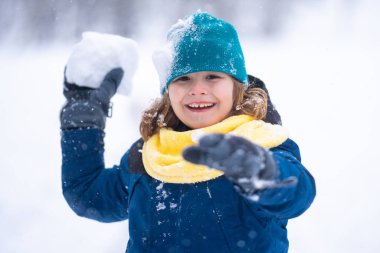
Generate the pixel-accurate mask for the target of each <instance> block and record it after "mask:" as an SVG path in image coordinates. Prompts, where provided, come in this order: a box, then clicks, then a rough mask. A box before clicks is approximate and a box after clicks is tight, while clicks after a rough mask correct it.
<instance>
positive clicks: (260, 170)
mask: <svg viewBox="0 0 380 253" xmlns="http://www.w3.org/2000/svg"><path fill="white" fill-rule="evenodd" d="M182 155H183V157H184V159H185V160H187V161H189V162H192V163H196V164H202V165H206V166H208V167H210V168H215V169H218V170H221V171H223V172H224V174H225V176H226V177H227V178H228V179H229V180H231V181H232V182H234V183H235V184H236V185H237V186H238V190H240V191H241V192H243V193H246V194H248V195H252V194H254V193H255V192H256V191H258V190H262V189H265V188H270V187H280V185H281V184H282V183H276V181H275V180H276V179H277V178H278V176H279V171H278V169H277V165H276V162H275V160H274V158H273V156H272V154H271V152H270V151H268V150H266V149H264V148H262V147H260V146H258V145H256V144H254V143H252V142H251V141H249V140H247V139H245V138H242V137H238V136H234V135H223V134H208V135H205V136H203V137H202V138H201V139H200V140H199V146H191V147H188V148H187V149H185V150H184V151H183V153H182Z"/></svg>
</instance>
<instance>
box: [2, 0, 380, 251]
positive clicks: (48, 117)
mask: <svg viewBox="0 0 380 253" xmlns="http://www.w3.org/2000/svg"><path fill="white" fill-rule="evenodd" d="M326 2H329V1H326ZM334 3H336V1H331V2H330V3H329V4H328V3H325V4H323V5H319V4H317V3H315V6H314V8H313V9H310V8H309V7H308V9H305V10H303V9H300V10H299V11H298V12H295V13H294V17H293V19H292V20H293V21H292V22H291V23H289V24H288V29H287V32H286V33H284V34H283V35H282V36H279V37H277V38H275V39H273V40H255V39H252V38H241V41H242V44H243V49H244V50H245V55H246V60H247V68H248V70H249V72H250V73H252V74H254V75H256V76H258V77H260V78H261V79H263V80H264V81H265V82H266V83H267V85H268V87H269V89H270V92H271V96H272V99H273V101H274V102H275V104H276V106H277V108H278V109H279V111H280V113H281V114H282V118H283V122H284V125H285V126H286V127H287V128H288V129H289V130H290V132H291V136H292V138H293V139H295V140H296V141H297V142H298V144H299V145H300V147H301V152H302V155H303V162H304V164H305V165H306V167H308V168H309V170H310V171H311V172H312V174H313V175H314V176H315V178H316V182H317V187H318V195H317V198H316V200H315V202H314V204H313V206H312V207H311V209H309V210H308V211H307V213H305V214H304V215H302V216H301V217H299V218H297V219H294V220H291V221H290V222H289V226H288V229H289V240H290V252H291V253H304V252H308V253H314V252H315V253H320V252H324V253H336V252H346V253H349V252H361V253H370V252H371V253H375V252H379V250H380V241H379V240H378V237H379V235H380V219H379V216H378V214H379V213H380V201H379V197H378V193H379V192H380V184H379V183H378V181H379V178H380V171H379V170H380V166H379V163H378V158H379V155H380V153H379V148H378V143H379V141H380V133H379V129H380V120H379V118H378V116H376V115H379V112H378V111H379V109H380V102H379V101H380V76H379V67H378V66H380V46H379V45H380V30H379V29H378V24H379V22H380V19H379V18H377V12H376V10H378V9H379V7H380V5H379V4H378V3H377V2H375V1H371V0H366V1H362V2H360V3H359V2H356V5H355V6H354V7H353V8H352V9H350V10H348V11H347V10H342V9H341V8H342V6H339V4H334ZM305 8H306V7H305ZM156 39H157V38H150V40H149V43H148V40H145V39H144V40H142V41H138V42H140V48H142V49H144V50H142V52H141V59H140V65H139V68H138V71H137V74H136V77H135V80H134V84H135V85H134V87H133V91H132V94H131V96H129V97H125V96H119V95H118V96H116V97H115V99H114V116H113V118H112V119H111V120H109V121H108V125H107V131H106V132H107V137H106V163H107V165H110V166H111V165H113V164H116V163H118V162H119V159H120V157H121V156H122V154H123V153H124V152H125V151H126V149H127V148H128V147H129V145H130V144H131V143H132V141H134V140H135V139H136V138H137V137H138V123H139V117H140V112H141V110H142V109H143V108H144V107H145V106H146V105H147V104H148V103H149V102H150V101H151V99H152V98H154V97H155V96H158V85H159V84H158V76H157V74H156V73H155V70H154V67H153V63H152V61H151V56H150V55H151V53H152V52H153V50H154V49H155V48H156V47H158V46H160V45H157V44H154V43H152V41H158V40H160V39H157V40H156ZM71 49H72V45H69V46H62V45H51V47H48V48H23V49H21V48H14V47H12V46H10V45H3V46H2V47H1V49H0V117H1V120H0V154H1V156H0V157H1V158H0V168H1V177H0V252H2V253H3V252H4V253H14V252H17V253H18V252H55V253H61V252H62V253H63V252H94V253H106V252H124V250H125V247H126V243H127V239H128V223H127V222H120V223H114V224H101V223H98V222H95V221H91V220H86V219H83V218H79V217H77V216H76V215H75V214H74V213H73V212H72V211H71V210H70V209H69V207H68V206H67V204H66V203H65V201H64V199H63V196H62V194H61V187H60V160H61V157H60V145H59V139H60V131H59V122H58V113H59V109H60V107H61V106H62V104H63V102H64V99H63V96H62V95H61V89H62V86H61V84H62V74H63V67H64V65H65V62H66V61H67V59H68V57H69V55H70V52H71Z"/></svg>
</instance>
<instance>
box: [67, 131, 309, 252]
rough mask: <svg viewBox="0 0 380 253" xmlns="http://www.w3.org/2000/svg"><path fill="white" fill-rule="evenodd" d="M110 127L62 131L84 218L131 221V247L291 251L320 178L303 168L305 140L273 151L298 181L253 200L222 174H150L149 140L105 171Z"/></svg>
mask: <svg viewBox="0 0 380 253" xmlns="http://www.w3.org/2000/svg"><path fill="white" fill-rule="evenodd" d="M103 138H104V132H103V131H101V130H97V129H86V130H83V129H82V130H70V131H63V132H62V139H61V145H62V155H63V163H62V185H63V194H64V196H65V198H66V200H67V202H68V204H69V205H70V207H71V208H72V209H73V210H74V211H75V213H77V214H78V215H79V216H83V217H87V218H90V219H94V220H97V221H100V222H115V221H122V220H126V219H129V236H130V238H129V241H128V247H127V252H128V253H135V252H139V253H140V252H152V253H155V252H197V253H198V252H200V253H202V252H207V253H209V252H218V253H224V252H258V253H267V252H268V253H269V252H271V253H280V252H281V253H282V252H287V251H288V240H287V230H286V225H287V221H288V219H290V218H294V217H296V216H298V215H300V214H302V213H303V212H304V211H305V210H306V209H307V208H308V207H309V206H310V205H311V203H312V201H313V199H314V196H315V184H314V179H313V177H312V176H311V175H310V174H309V173H308V171H307V170H306V169H305V168H304V167H303V166H302V164H301V162H300V153H299V149H298V147H297V144H296V143H295V142H293V141H292V140H290V139H288V140H287V141H286V142H285V143H283V144H282V145H280V146H278V147H275V148H272V149H271V151H272V152H273V155H274V157H275V160H276V162H277V164H278V167H279V170H280V174H281V176H280V177H281V178H283V179H284V178H288V177H289V176H294V177H296V178H297V179H298V183H297V184H296V185H292V186H288V187H286V188H277V189H269V190H264V191H262V192H261V193H260V194H259V199H258V200H257V199H256V200H253V199H250V198H248V197H246V196H243V195H241V194H240V193H238V192H237V191H236V190H235V188H234V186H233V184H232V183H231V182H230V181H229V180H228V179H226V178H225V177H224V176H221V177H219V178H217V179H214V180H210V181H207V182H201V183H194V184H170V183H162V182H160V181H158V180H156V179H153V178H151V177H150V176H149V175H147V174H146V172H145V169H144V166H143V163H142V161H141V152H139V150H140V149H141V147H142V144H143V142H142V140H139V141H137V142H136V143H135V144H133V145H132V147H131V148H130V149H129V150H128V152H127V153H126V154H125V155H124V156H123V158H122V160H121V163H120V165H119V166H114V167H113V168H110V169H105V166H104V160H103V153H104V149H103V146H104V145H103Z"/></svg>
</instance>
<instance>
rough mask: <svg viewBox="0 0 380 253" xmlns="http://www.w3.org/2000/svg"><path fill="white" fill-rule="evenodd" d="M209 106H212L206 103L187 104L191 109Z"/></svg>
mask: <svg viewBox="0 0 380 253" xmlns="http://www.w3.org/2000/svg"><path fill="white" fill-rule="evenodd" d="M210 106H213V104H212V103H208V104H189V107H191V108H205V107H210Z"/></svg>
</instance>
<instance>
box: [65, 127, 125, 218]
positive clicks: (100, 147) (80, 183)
mask: <svg viewBox="0 0 380 253" xmlns="http://www.w3.org/2000/svg"><path fill="white" fill-rule="evenodd" d="M103 138H104V132H103V131H101V130H98V129H78V130H67V131H63V132H62V135H61V147H62V189H63V195H64V197H65V199H66V201H67V203H68V204H69V206H70V207H71V209H72V210H73V211H74V212H75V213H76V214H77V215H79V216H82V217H86V218H89V219H94V220H97V221H100V222H115V221H121V220H125V219H127V218H128V181H129V180H128V177H129V176H128V173H127V171H126V170H125V169H122V168H121V167H120V166H114V167H113V168H111V169H106V168H105V166H104V158H103V154H104V144H103ZM124 157H127V155H125V156H124ZM123 160H124V159H123ZM122 163H123V161H122ZM122 167H123V166H122Z"/></svg>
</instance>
